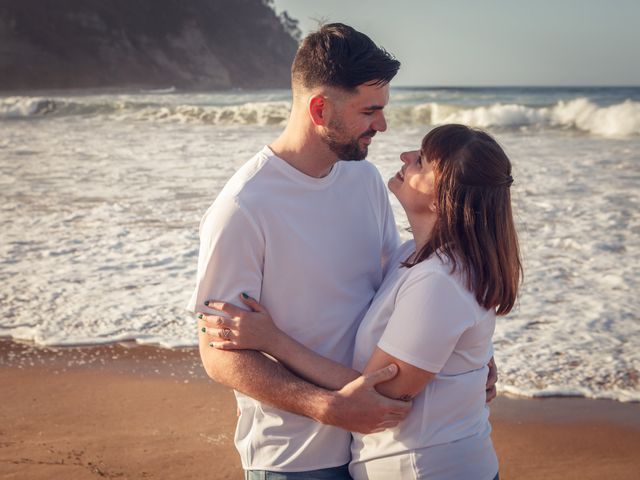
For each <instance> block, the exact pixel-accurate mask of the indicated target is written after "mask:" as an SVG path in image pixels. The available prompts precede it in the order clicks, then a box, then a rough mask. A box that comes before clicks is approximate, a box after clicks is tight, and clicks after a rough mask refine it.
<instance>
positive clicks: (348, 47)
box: [291, 23, 400, 92]
mask: <svg viewBox="0 0 640 480" xmlns="http://www.w3.org/2000/svg"><path fill="white" fill-rule="evenodd" d="M399 68H400V62H399V61H398V60H396V59H395V58H394V57H393V56H392V55H391V54H389V53H388V52H387V51H385V50H384V49H382V48H380V47H378V46H377V45H376V44H375V43H373V41H372V40H371V39H370V38H369V37H367V36H366V35H365V34H364V33H360V32H358V31H357V30H355V29H354V28H352V27H350V26H348V25H344V24H342V23H330V24H327V25H323V26H321V27H320V29H319V30H318V31H316V32H313V33H310V34H309V35H307V36H306V37H305V38H304V40H303V41H302V44H301V45H300V48H298V51H297V53H296V56H295V59H294V60H293V66H292V67H291V79H292V83H293V87H294V88H295V87H296V85H302V86H303V87H305V88H314V87H317V86H320V85H326V86H330V87H337V88H340V89H343V90H345V91H350V92H351V91H354V90H355V89H356V87H357V86H358V85H362V84H364V83H369V82H374V83H375V84H377V85H384V84H387V83H389V82H390V81H391V79H392V78H393V77H394V76H395V75H396V73H398V69H399Z"/></svg>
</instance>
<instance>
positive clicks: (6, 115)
mask: <svg viewBox="0 0 640 480" xmlns="http://www.w3.org/2000/svg"><path fill="white" fill-rule="evenodd" d="M289 110H290V104H289V102H249V103H244V104H240V105H223V106H202V105H167V104H160V103H151V102H140V101H133V100H122V99H114V100H106V101H105V100H100V101H96V100H92V101H91V100H90V101H80V100H67V99H54V98H37V97H8V98H4V99H0V120H3V119H19V118H23V119H24V118H35V117H44V116H55V117H65V116H76V115H84V116H89V117H94V116H99V117H103V118H105V119H109V120H115V121H126V120H138V121H160V122H177V123H204V124H211V125H284V123H285V122H286V120H287V118H288V117H289Z"/></svg>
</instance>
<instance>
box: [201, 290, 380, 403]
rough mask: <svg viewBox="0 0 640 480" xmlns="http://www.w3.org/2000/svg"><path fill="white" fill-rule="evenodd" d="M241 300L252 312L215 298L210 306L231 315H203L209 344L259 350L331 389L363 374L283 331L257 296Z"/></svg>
mask: <svg viewBox="0 0 640 480" xmlns="http://www.w3.org/2000/svg"><path fill="white" fill-rule="evenodd" d="M240 299H241V300H242V302H243V303H244V304H245V305H247V306H248V307H249V308H251V310H252V311H247V310H243V309H241V308H238V307H236V306H235V305H233V304H230V303H226V302H216V301H214V302H210V303H209V305H208V306H209V307H210V308H213V309H215V310H218V311H220V312H224V313H225V314H227V315H228V318H227V317H223V316H218V315H205V314H201V315H202V317H201V318H202V320H203V321H204V322H205V325H207V327H205V329H206V331H203V332H202V333H207V334H209V335H210V338H211V342H210V343H209V346H211V347H213V348H218V349H220V350H259V351H261V352H264V353H267V354H269V355H270V356H272V357H274V358H276V359H277V360H278V361H279V362H280V363H282V364H283V365H284V366H286V367H287V368H288V369H289V370H291V371H292V372H294V373H295V374H296V375H298V376H300V377H302V378H304V379H305V380H307V381H310V382H312V383H314V384H316V385H318V386H320V387H323V388H327V389H330V390H340V389H341V388H342V387H344V386H345V385H346V384H348V383H349V382H351V381H353V380H355V379H356V378H358V377H359V376H360V372H358V371H357V370H354V369H352V368H349V367H346V366H345V365H342V364H341V363H338V362H334V361H333V360H330V359H328V358H326V357H323V356H322V355H320V354H318V353H316V352H314V351H313V350H311V349H309V348H307V347H306V346H304V345H303V344H301V343H300V342H298V341H296V340H295V339H293V338H291V337H290V336H289V335H287V334H286V333H285V332H283V331H282V330H280V329H279V328H278V327H277V326H276V325H275V323H274V322H273V319H272V318H271V316H270V315H269V312H268V311H267V310H266V309H265V308H264V307H263V306H262V305H260V304H259V303H258V302H257V301H256V300H254V299H253V298H251V297H245V296H243V295H241V296H240ZM387 365H389V364H387ZM387 365H382V367H385V366H387ZM382 367H381V368H382ZM369 371H371V370H369Z"/></svg>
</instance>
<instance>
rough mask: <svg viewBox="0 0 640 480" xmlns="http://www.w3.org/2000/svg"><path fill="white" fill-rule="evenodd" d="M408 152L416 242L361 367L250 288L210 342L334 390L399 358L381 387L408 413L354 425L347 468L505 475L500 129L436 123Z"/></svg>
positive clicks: (385, 290) (398, 261) (401, 263)
mask: <svg viewBox="0 0 640 480" xmlns="http://www.w3.org/2000/svg"><path fill="white" fill-rule="evenodd" d="M400 158H401V160H402V162H403V166H402V168H401V170H400V171H399V172H398V173H397V174H396V175H395V176H394V177H393V178H392V179H390V180H389V190H391V192H392V193H393V194H394V195H395V196H396V197H397V198H398V200H399V202H400V204H401V205H402V207H403V208H404V210H405V211H406V213H407V218H408V220H409V223H410V225H411V232H412V234H413V240H412V241H409V242H407V243H405V244H404V245H402V246H401V247H400V248H399V249H398V251H397V252H396V254H395V255H394V257H393V258H392V259H391V261H390V263H389V267H388V269H387V273H386V276H385V279H384V281H383V283H382V285H381V287H380V289H379V291H378V293H377V294H376V296H375V298H374V300H373V301H372V303H371V306H370V308H369V311H368V312H367V314H366V316H365V318H364V319H363V321H362V323H361V325H360V327H359V330H358V334H357V336H356V343H355V353H354V360H353V369H349V368H347V367H345V366H343V365H340V364H337V363H334V362H333V361H330V360H328V359H326V358H324V357H321V356H319V355H317V354H316V353H314V352H313V351H310V350H308V349H307V348H306V347H304V346H303V345H301V344H299V343H297V342H296V341H295V340H293V339H292V338H290V337H288V336H287V335H286V332H282V331H280V330H278V328H277V327H276V326H275V324H274V322H273V321H272V319H271V318H270V316H269V314H268V312H266V310H265V309H264V308H263V307H262V306H261V305H260V304H258V303H257V302H256V301H255V300H253V299H250V298H248V297H245V298H243V299H242V300H243V302H244V303H245V304H246V305H248V306H249V307H251V308H252V310H253V312H245V311H242V310H240V309H238V308H234V307H227V308H228V309H227V310H226V313H228V314H229V315H230V318H224V319H221V318H222V317H217V316H209V317H208V318H207V320H208V321H209V325H211V328H210V329H209V333H210V334H212V335H215V340H214V341H213V342H212V343H211V344H210V345H211V346H212V347H215V348H222V349H238V348H243V349H255V350H261V351H264V352H266V353H268V354H270V355H272V356H273V357H275V358H277V359H278V360H279V361H281V362H282V363H283V364H285V365H286V366H287V367H288V368H290V369H291V370H293V371H295V372H296V373H298V374H299V375H301V376H302V377H304V378H306V379H308V380H310V381H312V382H314V383H317V384H319V385H321V386H323V387H326V388H331V389H340V388H342V387H343V386H344V385H346V384H347V383H349V382H350V381H352V380H353V379H354V378H356V377H357V376H359V375H360V372H365V373H367V372H370V371H374V370H377V369H379V368H381V367H383V366H385V365H388V364H390V363H393V364H395V365H397V366H398V369H399V371H398V375H397V376H396V377H394V378H393V379H392V380H390V381H388V382H385V383H382V384H379V385H378V386H377V387H376V388H377V390H378V391H379V392H380V393H382V394H384V395H387V396H388V397H392V398H398V399H412V400H413V407H412V410H411V413H410V414H409V416H408V417H407V419H405V420H404V421H403V422H402V423H400V425H398V426H397V427H394V428H389V429H386V430H383V431H379V432H376V433H372V434H369V435H362V434H354V435H353V442H352V461H351V464H350V467H349V470H350V472H351V475H352V476H353V477H354V478H356V479H360V478H381V479H382V478H384V479H387V478H402V479H405V478H439V479H440V478H451V479H467V478H473V479H487V480H490V479H493V478H497V476H498V475H497V471H498V461H497V458H496V455H495V451H494V449H493V445H492V443H491V438H490V431H491V427H490V425H489V422H488V410H487V409H486V407H485V382H486V378H487V367H486V365H487V362H488V361H489V359H490V358H491V356H492V344H491V337H492V335H493V331H494V326H495V317H496V315H506V314H507V313H509V311H510V310H511V308H512V307H513V305H514V303H515V300H516V296H517V291H518V286H519V283H520V278H521V263H520V258H519V251H518V242H517V236H516V232H515V228H514V223H513V217H512V212H511V197H510V192H509V187H510V186H511V184H512V182H513V179H512V177H511V163H510V161H509V159H508V158H507V156H506V155H505V153H504V151H503V150H502V149H501V148H500V146H499V145H498V144H497V143H496V142H495V140H493V138H491V137H490V136H489V135H487V134H486V133H484V132H482V131H479V130H473V129H470V128H468V127H465V126H463V125H444V126H441V127H437V128H435V129H434V130H432V131H431V132H429V133H428V134H427V135H426V136H425V137H424V139H423V141H422V147H421V149H420V150H419V151H412V152H405V153H403V154H402V155H401V156H400ZM214 321H217V322H218V323H217V324H216V323H215V322H214ZM214 325H215V327H214Z"/></svg>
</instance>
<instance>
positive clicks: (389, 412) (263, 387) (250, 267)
mask: <svg viewBox="0 0 640 480" xmlns="http://www.w3.org/2000/svg"><path fill="white" fill-rule="evenodd" d="M263 261H264V238H262V233H261V231H260V229H259V228H258V227H257V225H256V224H255V223H254V222H253V220H252V219H251V218H250V217H249V216H248V215H247V214H246V213H245V212H244V211H243V209H242V208H241V207H240V205H239V204H238V203H237V200H236V199H235V198H232V197H224V196H221V197H219V198H218V199H217V200H216V202H215V203H214V205H213V206H212V207H211V208H210V209H209V211H208V212H207V214H206V215H205V218H204V219H203V221H202V223H201V227H200V253H199V259H198V279H197V285H196V289H195V292H194V294H193V296H192V299H191V302H190V303H189V309H190V310H191V311H193V312H195V311H207V310H209V309H208V308H207V307H206V306H205V305H204V302H205V301H206V300H208V299H211V298H219V299H222V300H228V301H229V300H235V299H237V298H238V295H239V294H240V293H241V292H248V293H250V294H251V295H252V296H254V297H255V298H260V290H261V286H262V265H263ZM201 327H202V325H199V327H198V328H201ZM201 337H202V336H201ZM199 347H200V357H201V359H202V363H203V365H204V368H205V370H206V372H207V374H208V375H209V376H210V377H211V378H212V379H214V380H216V381H217V382H219V383H222V384H223V385H226V386H228V387H231V388H233V389H235V390H238V391H239V392H242V393H244V394H246V395H248V396H250V397H252V398H255V399H256V400H259V401H261V402H264V403H267V404H269V405H272V406H274V407H277V408H280V409H282V410H286V411H289V412H292V413H296V414H299V415H304V416H307V417H310V418H312V419H314V420H317V421H319V422H322V423H325V424H329V425H335V426H339V427H342V428H344V429H347V430H352V431H359V432H368V431H371V430H374V429H378V428H381V426H391V425H390V424H389V422H390V421H391V420H390V419H393V421H394V422H395V424H397V423H398V422H399V421H400V420H401V419H402V418H404V416H405V415H406V413H408V409H409V406H408V405H406V404H404V403H402V402H398V401H395V400H391V399H388V398H386V397H384V396H382V395H380V394H378V393H377V392H376V391H375V389H374V388H373V384H375V383H377V382H380V381H384V380H386V379H388V378H391V377H393V374H392V375H391V377H389V376H388V375H389V373H387V376H386V377H385V374H384V373H382V374H379V375H373V376H372V377H371V378H370V377H367V378H364V379H363V378H359V379H356V381H355V382H354V385H352V384H349V385H347V386H345V387H344V388H343V389H341V390H338V391H330V390H327V389H322V388H320V387H318V386H316V385H313V384H311V383H308V382H306V381H304V380H302V379H300V378H299V377H296V376H295V375H294V374H292V373H291V372H290V371H288V370H287V369H286V368H284V367H283V366H282V365H280V364H278V363H276V362H274V361H272V360H270V359H269V358H267V357H265V356H264V355H262V354H261V353H258V352H252V351H242V352H230V351H218V350H216V349H214V348H211V347H209V346H208V342H206V340H205V339H203V338H201V340H200V343H199ZM371 382H374V383H373V384H372V383H371Z"/></svg>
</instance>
